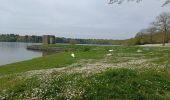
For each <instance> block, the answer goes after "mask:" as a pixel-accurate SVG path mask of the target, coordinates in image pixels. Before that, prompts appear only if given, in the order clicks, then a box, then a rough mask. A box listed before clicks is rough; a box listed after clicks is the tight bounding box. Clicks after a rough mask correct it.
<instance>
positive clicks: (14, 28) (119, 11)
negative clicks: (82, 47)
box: [0, 0, 169, 39]
mask: <svg viewBox="0 0 170 100" xmlns="http://www.w3.org/2000/svg"><path fill="white" fill-rule="evenodd" d="M160 1H161V0H160ZM160 1H159V0H150V1H146V0H144V1H143V2H141V3H139V4H136V3H134V2H131V3H124V4H122V5H108V4H107V2H108V1H107V0H1V1H0V22H1V23H0V32H1V33H3V32H4V33H19V34H22V35H25V34H28V33H29V34H36V35H43V34H54V35H56V36H60V37H73V38H108V39H126V38H130V37H132V36H134V35H135V33H136V32H137V31H139V30H140V29H142V28H145V27H147V26H148V25H149V23H150V22H152V21H154V18H155V16H157V15H158V14H159V13H161V12H164V11H168V10H169V6H167V7H161V3H162V2H160Z"/></svg>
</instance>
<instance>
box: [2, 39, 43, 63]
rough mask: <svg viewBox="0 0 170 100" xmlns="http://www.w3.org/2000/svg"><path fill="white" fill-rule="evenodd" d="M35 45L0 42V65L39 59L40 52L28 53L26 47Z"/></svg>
mask: <svg viewBox="0 0 170 100" xmlns="http://www.w3.org/2000/svg"><path fill="white" fill-rule="evenodd" d="M30 45H36V44H35V43H16V42H0V65H4V64H10V63H15V62H19V61H24V60H29V59H32V58H36V57H41V56H42V52H37V51H30V50H27V49H26V47H27V46H30Z"/></svg>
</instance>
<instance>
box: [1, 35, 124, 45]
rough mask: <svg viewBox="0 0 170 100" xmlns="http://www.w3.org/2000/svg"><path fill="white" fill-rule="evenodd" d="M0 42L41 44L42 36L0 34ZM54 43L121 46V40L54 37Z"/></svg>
mask: <svg viewBox="0 0 170 100" xmlns="http://www.w3.org/2000/svg"><path fill="white" fill-rule="evenodd" d="M0 42H29V43H42V36H36V35H31V36H30V35H25V36H20V35H18V34H0ZM55 43H71V44H105V45H121V44H122V43H123V40H112V39H72V38H64V37H56V38H55Z"/></svg>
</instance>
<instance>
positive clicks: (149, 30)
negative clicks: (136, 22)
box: [147, 26, 157, 43]
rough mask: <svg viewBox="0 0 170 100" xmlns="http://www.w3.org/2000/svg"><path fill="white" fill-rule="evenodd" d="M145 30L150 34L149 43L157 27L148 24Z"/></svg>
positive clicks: (151, 41)
mask: <svg viewBox="0 0 170 100" xmlns="http://www.w3.org/2000/svg"><path fill="white" fill-rule="evenodd" d="M147 32H148V33H149V34H150V43H153V34H154V33H155V32H157V28H156V27H155V26H150V27H149V28H147Z"/></svg>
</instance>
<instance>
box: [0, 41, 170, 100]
mask: <svg viewBox="0 0 170 100" xmlns="http://www.w3.org/2000/svg"><path fill="white" fill-rule="evenodd" d="M50 46H52V47H54V46H57V47H64V48H73V49H74V53H75V55H76V58H75V59H74V58H71V56H70V54H71V52H72V51H69V52H64V53H57V54H53V55H48V56H45V57H40V58H35V59H32V60H29V61H23V62H18V63H15V64H9V65H4V66H1V67H0V74H1V75H7V76H6V77H1V78H0V99H4V100H18V99H31V98H33V97H34V98H35V99H43V100H48V99H55V100H66V99H72V100H103V99H104V100H112V99H118V100H146V99H148V100H168V99H170V77H169V76H170V66H169V65H170V57H169V54H170V48H168V47H167V48H159V47H125V46H116V47H114V46H113V47H112V46H82V45H74V47H73V46H72V47H69V45H61V44H57V45H50ZM109 49H113V50H114V51H113V52H111V53H112V56H109V57H106V54H107V53H109V52H108V50H109ZM137 50H142V52H140V53H138V52H137ZM105 57H106V58H107V59H106V58H105ZM82 59H87V60H88V59H94V60H95V61H98V60H102V61H103V60H104V59H106V60H107V61H106V62H107V63H115V64H116V63H122V62H126V61H129V60H132V59H152V60H151V61H149V62H150V63H154V64H157V66H158V67H152V66H148V68H142V69H140V68H139V69H138V68H136V69H122V68H121V69H108V70H106V71H103V72H100V73H97V74H92V75H89V76H87V77H85V76H84V74H80V73H79V74H78V73H72V74H68V73H64V74H60V73H59V72H53V73H51V74H50V76H48V78H44V79H41V78H39V77H37V76H33V77H31V78H26V79H22V78H18V76H17V73H21V72H26V71H31V70H40V69H50V68H59V67H66V66H68V65H70V64H74V63H76V62H78V61H79V60H82ZM149 62H148V63H149ZM140 66H142V65H140ZM159 66H164V67H161V68H159ZM136 67H138V66H137V65H136ZM42 76H43V75H42ZM4 90H5V91H4Z"/></svg>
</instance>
